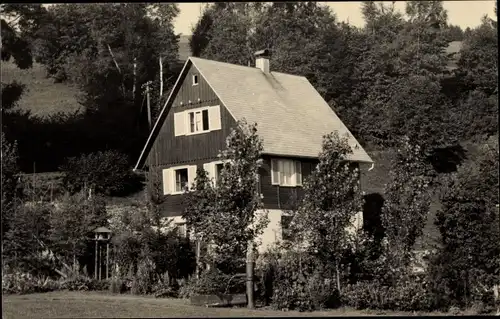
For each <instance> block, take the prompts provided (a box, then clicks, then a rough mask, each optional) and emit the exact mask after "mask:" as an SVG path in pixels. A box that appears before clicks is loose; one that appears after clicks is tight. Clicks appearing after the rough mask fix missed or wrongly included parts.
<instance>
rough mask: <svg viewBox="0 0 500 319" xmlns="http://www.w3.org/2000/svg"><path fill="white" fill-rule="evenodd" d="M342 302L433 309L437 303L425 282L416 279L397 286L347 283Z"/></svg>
mask: <svg viewBox="0 0 500 319" xmlns="http://www.w3.org/2000/svg"><path fill="white" fill-rule="evenodd" d="M342 303H343V304H344V305H346V306H350V307H353V308H356V309H377V310H399V311H432V310H435V303H434V300H433V298H432V295H431V294H430V293H429V291H428V289H427V287H426V284H425V283H424V282H421V281H418V280H414V281H408V282H402V283H400V284H398V285H397V286H384V285H381V284H380V283H379V282H377V281H372V282H358V283H356V284H354V285H347V286H346V287H344V289H343V291H342Z"/></svg>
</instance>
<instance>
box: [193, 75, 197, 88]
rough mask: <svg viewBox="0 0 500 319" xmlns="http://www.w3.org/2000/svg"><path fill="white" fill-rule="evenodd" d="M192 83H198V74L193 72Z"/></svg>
mask: <svg viewBox="0 0 500 319" xmlns="http://www.w3.org/2000/svg"><path fill="white" fill-rule="evenodd" d="M193 85H198V74H193Z"/></svg>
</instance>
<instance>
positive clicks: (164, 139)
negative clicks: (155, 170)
mask: <svg viewBox="0 0 500 319" xmlns="http://www.w3.org/2000/svg"><path fill="white" fill-rule="evenodd" d="M194 74H197V75H198V85H193V84H192V76H193V75H194ZM190 101H191V103H190ZM181 102H182V103H183V105H181ZM213 105H220V114H221V126H222V129H221V130H217V131H213V132H208V133H202V134H196V135H189V136H175V134H174V112H181V111H185V110H189V109H194V108H197V107H203V106H213ZM235 124H236V121H235V120H234V119H233V117H232V116H231V114H230V113H229V112H228V110H227V109H226V108H225V106H224V105H223V104H222V102H221V101H220V100H219V98H218V97H217V95H216V94H215V93H214V92H213V90H212V89H211V88H210V86H209V85H208V83H207V82H206V81H205V79H204V78H203V77H202V76H201V75H200V73H199V72H198V70H197V69H196V67H195V66H194V65H191V66H190V68H189V70H188V71H187V74H186V76H185V77H184V79H183V80H182V85H181V86H180V88H179V90H178V92H176V95H175V98H174V100H173V102H172V109H171V110H170V112H169V114H168V115H167V117H166V119H165V121H164V123H163V125H162V127H161V129H160V132H159V134H158V136H157V138H156V140H155V142H154V143H153V147H152V148H151V152H150V153H149V156H148V164H149V166H150V167H155V166H167V165H170V166H171V165H181V164H188V163H191V162H194V161H196V160H207V161H208V160H211V159H216V158H217V155H218V153H219V150H222V149H224V148H225V145H226V137H227V136H228V135H229V133H230V131H231V127H234V125H235Z"/></svg>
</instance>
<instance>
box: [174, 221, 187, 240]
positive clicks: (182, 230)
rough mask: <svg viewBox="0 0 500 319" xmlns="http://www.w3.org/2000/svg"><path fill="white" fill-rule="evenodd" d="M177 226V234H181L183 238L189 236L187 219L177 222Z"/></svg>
mask: <svg viewBox="0 0 500 319" xmlns="http://www.w3.org/2000/svg"><path fill="white" fill-rule="evenodd" d="M175 227H176V228H177V236H179V237H181V238H187V237H188V229H187V223H186V222H185V221H182V222H176V223H175Z"/></svg>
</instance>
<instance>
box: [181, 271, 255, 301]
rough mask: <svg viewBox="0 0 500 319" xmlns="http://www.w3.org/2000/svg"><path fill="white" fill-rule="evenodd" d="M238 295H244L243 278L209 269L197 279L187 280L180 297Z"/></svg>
mask: <svg viewBox="0 0 500 319" xmlns="http://www.w3.org/2000/svg"><path fill="white" fill-rule="evenodd" d="M239 293H245V276H242V275H240V274H236V275H228V274H224V273H222V272H221V271H219V270H217V269H211V270H208V271H205V272H203V273H201V274H200V278H199V279H194V278H193V279H191V280H189V281H188V282H187V284H186V287H185V288H183V291H182V293H181V294H180V295H181V296H182V297H184V298H186V297H187V298H189V297H191V296H192V295H212V294H217V295H218V294H239Z"/></svg>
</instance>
